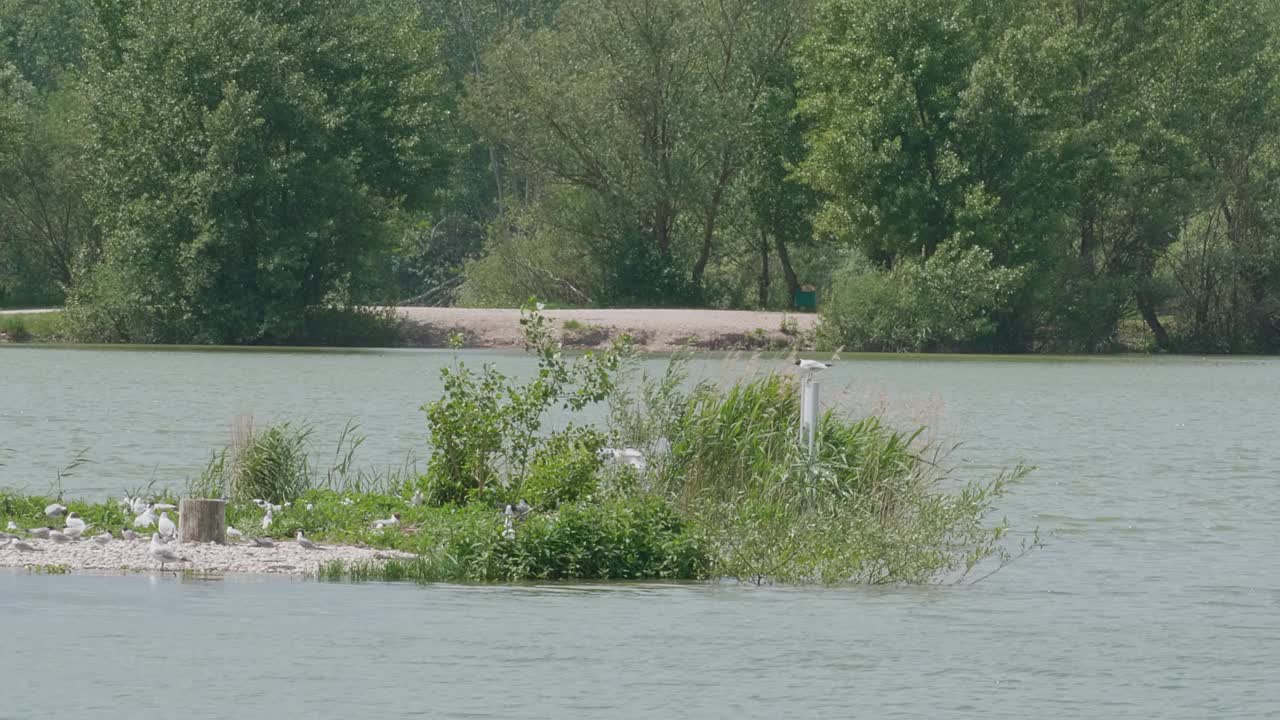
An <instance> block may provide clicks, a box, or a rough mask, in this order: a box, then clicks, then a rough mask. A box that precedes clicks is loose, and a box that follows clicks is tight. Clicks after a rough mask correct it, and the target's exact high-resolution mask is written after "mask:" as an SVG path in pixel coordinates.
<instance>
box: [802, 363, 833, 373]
mask: <svg viewBox="0 0 1280 720" xmlns="http://www.w3.org/2000/svg"><path fill="white" fill-rule="evenodd" d="M796 367H798V368H800V372H802V373H804V374H805V375H812V374H814V373H816V372H820V371H822V370H826V369H827V368H829V367H831V363H829V362H822V361H821V360H803V359H802V360H797V361H796Z"/></svg>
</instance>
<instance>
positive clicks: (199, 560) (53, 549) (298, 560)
mask: <svg viewBox="0 0 1280 720" xmlns="http://www.w3.org/2000/svg"><path fill="white" fill-rule="evenodd" d="M27 542H30V543H31V544H32V545H34V546H35V547H37V548H39V550H38V551H35V552H24V551H20V550H16V549H14V548H12V547H0V567H24V566H38V565H59V566H63V567H66V568H68V569H71V570H159V569H160V563H159V562H157V561H156V560H155V559H153V558H152V557H151V556H150V555H149V554H148V552H147V550H148V548H149V547H150V543H149V541H148V540H136V541H130V540H112V541H111V542H109V543H107V544H105V545H99V544H97V543H95V542H92V541H87V540H86V541H81V542H74V543H65V544H61V545H60V544H57V543H54V542H53V541H51V540H28V541H27ZM169 547H170V548H172V549H173V550H174V552H176V553H178V554H179V555H182V556H184V557H187V558H190V559H191V562H187V563H169V564H167V565H165V569H170V570H196V571H200V572H229V573H231V572H234V573H285V574H291V575H303V574H312V573H315V572H316V571H317V570H319V568H320V566H321V564H323V563H326V562H329V561H331V560H342V561H343V562H346V563H353V562H370V561H375V562H376V561H380V560H387V559H389V558H404V559H408V558H412V557H413V555H410V554H408V553H403V552H397V551H390V550H375V549H373V548H362V547H353V546H350V545H332V546H331V545H324V544H321V547H322V548H323V549H320V550H306V549H303V548H301V547H299V546H298V545H297V543H293V542H280V543H277V544H276V546H275V547H273V548H259V547H251V546H249V545H243V544H240V545H217V544H214V543H193V544H185V545H183V544H178V543H172V544H170V546H169Z"/></svg>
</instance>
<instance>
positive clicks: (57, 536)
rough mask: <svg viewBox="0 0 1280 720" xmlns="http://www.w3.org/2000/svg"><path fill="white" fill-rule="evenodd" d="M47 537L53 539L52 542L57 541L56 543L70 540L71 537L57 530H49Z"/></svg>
mask: <svg viewBox="0 0 1280 720" xmlns="http://www.w3.org/2000/svg"><path fill="white" fill-rule="evenodd" d="M49 539H50V540H52V541H54V542H56V543H58V544H62V543H65V542H71V538H69V537H67V536H66V535H64V534H62V533H60V532H58V531H57V530H50V531H49Z"/></svg>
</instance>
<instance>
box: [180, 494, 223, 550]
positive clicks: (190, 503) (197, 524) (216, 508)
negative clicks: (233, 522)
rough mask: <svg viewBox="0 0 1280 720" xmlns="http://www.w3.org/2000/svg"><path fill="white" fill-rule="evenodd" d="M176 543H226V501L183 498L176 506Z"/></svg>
mask: <svg viewBox="0 0 1280 720" xmlns="http://www.w3.org/2000/svg"><path fill="white" fill-rule="evenodd" d="M178 541H179V542H184V543H192V542H216V543H218V544H220V545H224V544H226V542H227V501H226V500H196V499H194V498H183V499H182V501H181V502H180V503H179V504H178Z"/></svg>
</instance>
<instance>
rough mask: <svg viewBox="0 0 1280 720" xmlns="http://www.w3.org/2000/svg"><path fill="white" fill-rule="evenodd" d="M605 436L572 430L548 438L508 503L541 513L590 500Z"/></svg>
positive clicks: (598, 471) (537, 451) (596, 480)
mask: <svg viewBox="0 0 1280 720" xmlns="http://www.w3.org/2000/svg"><path fill="white" fill-rule="evenodd" d="M604 441H605V439H604V436H603V435H601V434H600V433H599V432H598V431H596V430H593V429H591V428H573V429H570V430H568V431H564V432H558V433H555V434H553V435H551V436H550V437H548V438H547V440H546V442H544V443H543V444H542V445H541V446H540V447H539V448H538V449H537V450H536V451H535V452H534V454H533V460H532V461H531V462H530V464H529V474H528V476H527V477H526V478H525V480H524V484H523V485H521V486H520V487H519V489H518V490H517V491H516V492H514V493H512V496H511V498H510V499H511V501H512V502H517V501H519V500H525V501H526V502H528V503H529V504H530V505H532V506H533V507H535V508H538V509H540V510H554V509H556V508H558V507H560V506H561V505H566V504H571V503H575V502H578V501H580V500H585V499H589V498H590V496H591V495H592V494H593V493H595V491H596V487H597V483H598V479H599V475H600V470H601V467H602V465H603V462H602V461H601V459H600V448H602V447H603V446H604Z"/></svg>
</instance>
